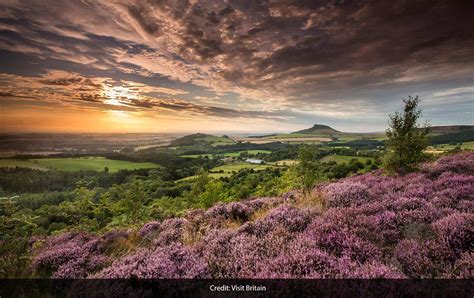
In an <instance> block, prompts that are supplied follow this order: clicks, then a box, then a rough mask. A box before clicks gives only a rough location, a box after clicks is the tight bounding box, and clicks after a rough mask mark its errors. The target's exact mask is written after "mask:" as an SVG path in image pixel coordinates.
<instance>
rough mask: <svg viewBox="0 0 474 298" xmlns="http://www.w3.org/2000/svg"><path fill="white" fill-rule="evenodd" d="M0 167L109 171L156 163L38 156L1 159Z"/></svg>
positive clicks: (153, 165) (151, 166) (152, 166)
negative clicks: (33, 157)
mask: <svg viewBox="0 0 474 298" xmlns="http://www.w3.org/2000/svg"><path fill="white" fill-rule="evenodd" d="M0 167H25V168H33V169H56V170H60V171H68V172H74V171H81V170H93V171H103V170H104V168H105V167H108V168H109V171H110V172H117V171H119V170H122V169H124V170H135V169H141V168H155V167H157V165H156V164H154V163H150V162H143V163H138V162H130V161H123V160H112V159H107V158H105V157H82V158H39V159H30V160H16V159H2V160H0Z"/></svg>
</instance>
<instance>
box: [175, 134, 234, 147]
mask: <svg viewBox="0 0 474 298" xmlns="http://www.w3.org/2000/svg"><path fill="white" fill-rule="evenodd" d="M232 143H235V142H234V141H233V140H232V139H230V138H226V137H218V136H214V135H209V134H204V133H195V134H191V135H186V136H184V137H181V138H177V139H175V140H172V141H171V142H170V146H171V147H180V146H209V145H213V144H232Z"/></svg>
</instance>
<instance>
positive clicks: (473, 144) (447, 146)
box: [434, 142, 474, 150]
mask: <svg viewBox="0 0 474 298" xmlns="http://www.w3.org/2000/svg"><path fill="white" fill-rule="evenodd" d="M457 146H458V145H451V144H441V145H436V146H434V147H435V148H436V149H441V150H452V149H454V148H456V147H457ZM459 147H461V148H462V149H474V142H464V143H462V144H461V145H460V146H459Z"/></svg>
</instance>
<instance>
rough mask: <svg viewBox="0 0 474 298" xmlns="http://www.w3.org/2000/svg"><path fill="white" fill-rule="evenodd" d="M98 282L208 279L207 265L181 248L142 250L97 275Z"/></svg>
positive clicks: (179, 245) (185, 248) (178, 245)
mask: <svg viewBox="0 0 474 298" xmlns="http://www.w3.org/2000/svg"><path fill="white" fill-rule="evenodd" d="M94 277H96V278H103V277H106V278H206V277H209V275H208V273H207V264H206V263H205V262H203V260H202V258H201V257H200V256H199V255H198V254H197V252H196V250H195V249H192V248H189V247H186V246H183V245H182V244H176V243H175V244H171V245H169V246H165V247H158V248H157V249H156V250H154V251H150V250H141V251H138V252H136V253H134V254H132V255H129V256H127V257H125V258H123V259H121V260H118V261H116V262H114V263H113V264H112V266H110V267H109V268H106V269H104V270H102V271H101V272H99V273H97V274H96V275H95V276H94Z"/></svg>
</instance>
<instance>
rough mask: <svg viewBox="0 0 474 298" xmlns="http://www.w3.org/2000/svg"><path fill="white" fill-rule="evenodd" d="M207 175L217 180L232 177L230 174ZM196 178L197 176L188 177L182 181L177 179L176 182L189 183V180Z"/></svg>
mask: <svg viewBox="0 0 474 298" xmlns="http://www.w3.org/2000/svg"><path fill="white" fill-rule="evenodd" d="M208 175H209V177H211V178H214V179H219V178H222V177H230V176H232V173H208ZM196 177H197V176H189V177H186V178H183V179H179V180H177V181H189V180H193V179H194V178H196Z"/></svg>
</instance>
